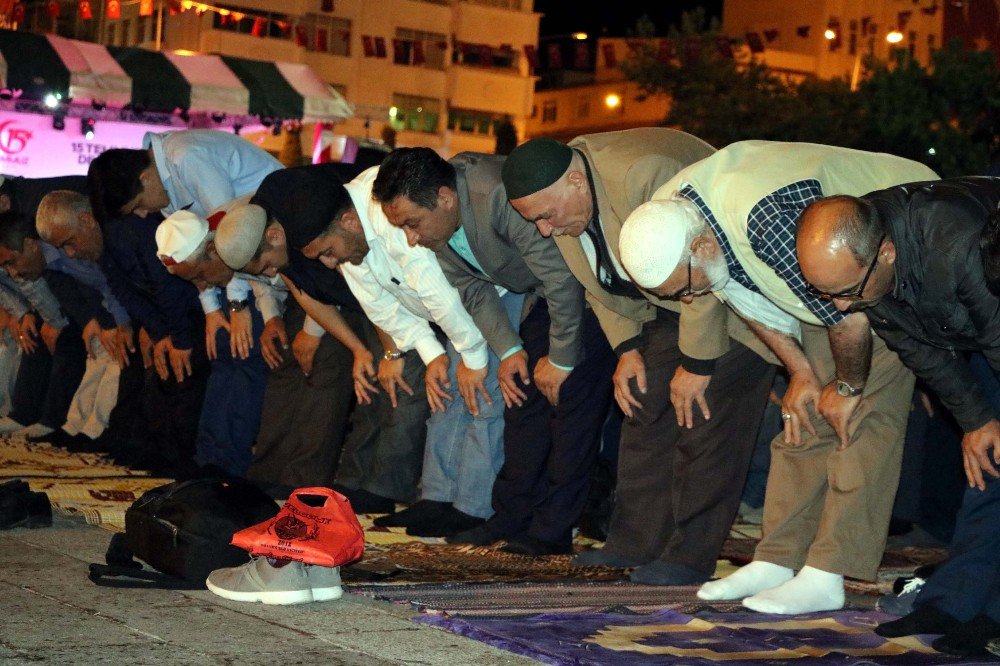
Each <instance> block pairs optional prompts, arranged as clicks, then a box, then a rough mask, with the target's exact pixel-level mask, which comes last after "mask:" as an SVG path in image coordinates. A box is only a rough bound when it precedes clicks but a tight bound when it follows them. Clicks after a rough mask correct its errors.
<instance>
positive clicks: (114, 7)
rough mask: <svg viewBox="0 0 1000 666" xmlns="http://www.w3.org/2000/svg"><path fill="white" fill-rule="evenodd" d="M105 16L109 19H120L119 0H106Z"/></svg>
mask: <svg viewBox="0 0 1000 666" xmlns="http://www.w3.org/2000/svg"><path fill="white" fill-rule="evenodd" d="M105 16H106V17H107V18H109V19H120V18H121V17H122V3H121V0H108V9H107V11H106V12H105Z"/></svg>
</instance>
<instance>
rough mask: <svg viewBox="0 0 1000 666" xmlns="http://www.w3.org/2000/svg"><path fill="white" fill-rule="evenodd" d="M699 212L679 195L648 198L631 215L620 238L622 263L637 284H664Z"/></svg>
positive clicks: (645, 286)
mask: <svg viewBox="0 0 1000 666" xmlns="http://www.w3.org/2000/svg"><path fill="white" fill-rule="evenodd" d="M696 215H697V212H696V211H695V209H694V207H693V206H692V205H691V204H690V203H689V202H688V201H687V200H683V199H678V198H672V199H662V200H654V201H647V202H646V203H644V204H642V205H641V206H639V207H638V208H636V209H635V210H634V211H632V214H631V215H629V216H628V219H627V220H625V224H624V225H623V226H622V232H621V236H620V237H619V239H618V245H619V250H620V252H621V259H622V265H623V266H624V267H625V270H626V271H628V274H629V275H630V276H632V279H633V280H635V283H636V284H638V285H639V286H640V287H644V288H646V289H650V288H652V287H659V286H660V285H661V284H663V283H664V282H665V281H666V279H667V278H668V277H670V274H671V273H673V272H674V269H676V268H677V264H678V263H680V260H681V256H682V255H683V254H684V246H685V245H686V244H687V240H688V229H691V228H693V227H695V226H697V222H698V219H697V217H696Z"/></svg>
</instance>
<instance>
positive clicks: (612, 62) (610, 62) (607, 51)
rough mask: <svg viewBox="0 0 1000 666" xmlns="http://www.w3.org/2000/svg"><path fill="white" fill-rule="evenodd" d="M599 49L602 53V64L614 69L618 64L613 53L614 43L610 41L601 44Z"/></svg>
mask: <svg viewBox="0 0 1000 666" xmlns="http://www.w3.org/2000/svg"><path fill="white" fill-rule="evenodd" d="M601 51H602V52H603V53H604V66H605V67H607V68H608V69H614V68H615V67H617V66H618V55H617V54H616V53H615V45H614V44H612V43H611V42H604V43H603V44H601Z"/></svg>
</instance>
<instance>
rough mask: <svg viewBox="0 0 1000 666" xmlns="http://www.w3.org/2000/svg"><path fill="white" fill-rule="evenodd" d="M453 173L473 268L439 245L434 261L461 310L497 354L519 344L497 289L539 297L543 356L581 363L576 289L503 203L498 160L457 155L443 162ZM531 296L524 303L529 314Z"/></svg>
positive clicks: (579, 292)
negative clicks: (544, 325)
mask: <svg viewBox="0 0 1000 666" xmlns="http://www.w3.org/2000/svg"><path fill="white" fill-rule="evenodd" d="M449 162H450V163H451V165H452V166H454V167H455V170H456V171H457V172H458V179H457V184H456V186H457V188H458V200H459V205H460V207H461V215H462V222H461V224H462V228H463V229H464V230H465V235H466V238H467V239H468V242H469V246H470V248H471V249H472V254H473V256H475V258H476V261H477V262H478V263H479V265H480V266H482V268H483V271H485V273H483V272H480V271H478V270H477V269H476V268H475V267H473V266H472V265H471V264H470V263H469V262H467V261H465V260H464V259H462V257H460V256H459V255H458V253H456V252H455V251H454V250H452V249H451V247H450V246H448V245H445V246H444V247H443V248H442V249H441V250H439V251H438V253H437V257H438V261H439V263H440V264H441V268H442V269H443V270H444V273H445V275H446V276H447V277H448V281H449V282H451V284H452V285H454V286H455V288H456V289H458V292H459V294H461V296H462V302H463V304H464V305H465V308H466V309H467V310H468V311H469V314H471V315H472V318H473V320H474V321H475V322H476V326H478V327H479V330H480V331H482V333H483V337H485V338H486V341H487V342H488V343H489V345H490V347H491V348H492V349H493V351H494V352H495V353H496V354H497V355H498V356H502V355H503V354H504V353H505V352H507V351H508V350H509V349H511V348H512V347H516V346H518V345H520V344H521V338H520V336H519V335H518V333H517V331H516V330H515V329H514V327H513V326H511V324H510V321H509V320H508V318H507V314H506V311H505V310H504V308H503V304H502V303H501V302H500V296H499V295H498V294H497V290H496V286H495V285H499V286H501V287H503V288H504V289H507V290H508V291H512V292H515V293H518V294H533V295H536V296H538V297H541V298H544V299H545V300H546V302H547V304H548V308H549V316H550V318H551V320H552V324H551V327H550V328H549V357H550V359H551V361H552V362H553V363H555V364H556V365H561V366H570V367H572V366H576V365H578V364H579V363H580V362H581V361H582V360H583V357H582V354H583V352H582V345H581V341H580V330H581V329H580V324H581V320H582V317H583V308H584V300H583V287H582V286H580V283H579V282H577V280H576V278H574V277H573V274H572V273H571V272H570V270H569V268H568V267H567V266H566V262H565V261H564V260H563V258H562V255H561V254H560V253H559V249H558V248H557V247H556V246H555V244H554V243H552V242H551V241H549V240H548V239H547V238H543V237H542V236H541V235H540V234H539V233H538V230H537V229H536V228H535V225H533V224H531V223H529V222H527V221H526V220H525V219H524V218H523V217H521V216H520V215H519V214H518V213H517V211H516V210H514V209H513V208H512V207H511V205H510V203H509V202H508V201H507V193H506V192H505V191H504V188H503V183H502V181H501V180H500V167H501V166H502V165H503V158H502V157H498V156H496V155H483V154H479V153H461V154H459V155H456V156H455V157H453V158H452V159H451V160H449ZM534 302H535V301H534V299H526V300H525V310H524V312H527V311H528V308H529V306H530V304H533V303H534Z"/></svg>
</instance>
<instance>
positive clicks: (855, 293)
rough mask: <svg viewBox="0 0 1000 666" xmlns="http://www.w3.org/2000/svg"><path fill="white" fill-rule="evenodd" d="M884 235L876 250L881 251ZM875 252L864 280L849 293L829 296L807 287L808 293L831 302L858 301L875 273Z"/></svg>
mask: <svg viewBox="0 0 1000 666" xmlns="http://www.w3.org/2000/svg"><path fill="white" fill-rule="evenodd" d="M885 237H886V234H882V238H879V239H878V245H877V246H876V247H877V248H878V250H881V249H882V243H883V242H885ZM878 250H876V252H875V256H874V257H873V258H872V263H871V265H870V266H868V271H867V272H866V273H865V276H864V278H862V279H861V284H859V285H858V287H857V288H856V289H851V290H849V291H845V292H841V293H839V294H830V293H828V292H825V291H820V290H819V289H816V288H815V287H813V286H812V285H809V291H810V293H812V295H813V296H816V297H818V298H824V299H826V300H833V299H834V298H836V299H838V300H843V301H860V300H861V299H862V298H863V294H864V293H865V287H867V286H868V280H870V279H871V277H872V273H874V272H875V267H876V266H877V265H878V255H879V252H878Z"/></svg>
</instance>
